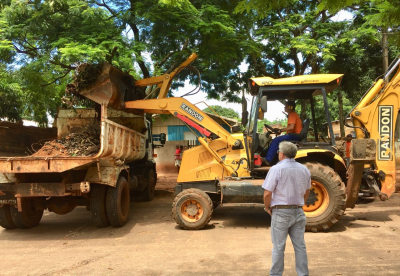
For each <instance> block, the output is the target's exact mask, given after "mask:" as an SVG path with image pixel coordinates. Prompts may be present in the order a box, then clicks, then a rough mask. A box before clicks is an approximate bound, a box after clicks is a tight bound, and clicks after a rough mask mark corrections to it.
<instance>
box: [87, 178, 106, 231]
mask: <svg viewBox="0 0 400 276" xmlns="http://www.w3.org/2000/svg"><path fill="white" fill-rule="evenodd" d="M107 188H108V187H107V186H106V185H101V184H93V185H92V187H91V191H90V212H91V213H92V218H93V222H94V224H95V225H96V226H97V227H99V228H104V227H107V226H109V225H110V222H109V220H108V217H107V210H106V195H107Z"/></svg>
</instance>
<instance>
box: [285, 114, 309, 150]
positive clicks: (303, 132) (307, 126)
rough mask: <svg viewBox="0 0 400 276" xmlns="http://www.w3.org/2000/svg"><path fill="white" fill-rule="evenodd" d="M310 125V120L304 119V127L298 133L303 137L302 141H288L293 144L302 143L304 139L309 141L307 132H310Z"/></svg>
mask: <svg viewBox="0 0 400 276" xmlns="http://www.w3.org/2000/svg"><path fill="white" fill-rule="evenodd" d="M309 127H310V120H309V119H305V120H304V121H303V129H302V130H301V131H300V133H299V134H297V135H298V136H299V137H300V138H301V140H300V141H288V142H291V143H293V144H300V143H301V142H303V141H307V133H308V129H309Z"/></svg>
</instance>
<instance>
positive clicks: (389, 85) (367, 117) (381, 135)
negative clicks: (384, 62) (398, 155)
mask: <svg viewBox="0 0 400 276" xmlns="http://www.w3.org/2000/svg"><path fill="white" fill-rule="evenodd" d="M399 64H400V59H398V60H397V62H396V63H395V65H394V66H393V67H392V68H391V70H390V71H389V72H388V74H387V75H386V76H385V77H384V79H380V80H378V81H377V82H376V83H375V85H374V86H373V87H372V88H371V89H370V90H369V91H368V92H367V93H366V94H365V96H364V97H363V99H362V100H361V101H360V102H359V103H358V104H357V105H356V106H355V108H354V109H353V110H352V112H351V113H350V116H351V117H352V118H353V119H354V126H355V127H357V128H356V134H357V138H358V139H362V138H364V137H365V134H364V132H365V131H367V134H369V136H370V138H372V139H374V140H375V141H376V153H377V154H376V160H375V164H376V168H375V172H376V174H377V178H378V179H379V180H380V182H381V194H380V198H381V200H386V199H388V198H389V197H390V196H391V195H392V194H393V193H394V191H395V185H396V163H395V154H394V149H395V147H394V135H395V126H396V119H397V114H398V112H399V107H400V71H399V70H398V71H397V72H396V74H395V75H394V76H393V78H392V79H391V80H390V81H388V78H389V75H390V73H392V72H393V71H394V70H395V69H396V67H397V66H398V65H399Z"/></svg>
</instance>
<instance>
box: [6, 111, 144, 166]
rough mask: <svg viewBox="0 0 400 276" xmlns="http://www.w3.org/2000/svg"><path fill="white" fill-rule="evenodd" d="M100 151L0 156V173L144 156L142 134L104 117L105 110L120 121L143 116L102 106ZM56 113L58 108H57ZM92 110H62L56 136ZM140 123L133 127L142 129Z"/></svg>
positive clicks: (119, 161)
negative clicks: (80, 153) (76, 154)
mask: <svg viewBox="0 0 400 276" xmlns="http://www.w3.org/2000/svg"><path fill="white" fill-rule="evenodd" d="M101 113H102V114H101V134H100V150H99V152H98V153H97V154H96V155H94V156H89V157H88V156H67V157H65V156H46V157H39V156H22V157H0V173H60V172H65V171H68V170H71V169H74V168H78V167H82V166H86V165H90V164H91V163H95V162H97V163H98V164H101V163H103V164H107V163H108V164H111V163H112V164H116V165H123V164H125V163H126V162H130V161H134V160H140V159H142V158H143V157H144V156H145V140H146V138H145V135H144V134H142V133H140V132H138V131H135V130H133V129H131V128H128V127H125V126H123V125H121V124H118V123H116V122H115V121H112V120H110V119H108V117H107V115H108V113H111V114H110V117H111V116H114V117H113V118H117V120H118V118H119V119H120V120H127V118H128V120H130V121H129V122H130V123H131V124H132V122H134V121H135V119H136V120H137V119H138V120H139V121H140V120H144V119H143V116H136V115H133V114H128V115H127V114H124V115H123V116H122V115H121V114H120V113H121V111H115V110H114V111H107V109H106V108H105V107H102V112H101ZM59 114H60V111H59ZM94 114H95V111H94V110H93V109H82V110H73V111H70V110H66V111H65V112H64V115H65V117H64V118H62V117H58V118H57V128H58V136H59V137H60V136H62V135H65V134H67V133H68V131H69V130H70V129H73V128H74V127H76V125H79V124H80V125H84V124H85V122H87V120H90V119H93V116H94ZM142 125H143V126H144V122H143V124H141V122H140V123H139V124H136V128H137V129H138V128H140V129H141V128H142Z"/></svg>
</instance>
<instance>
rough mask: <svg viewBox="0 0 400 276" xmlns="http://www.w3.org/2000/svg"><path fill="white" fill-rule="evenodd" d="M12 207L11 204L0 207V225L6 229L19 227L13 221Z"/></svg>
mask: <svg viewBox="0 0 400 276" xmlns="http://www.w3.org/2000/svg"><path fill="white" fill-rule="evenodd" d="M10 207H11V206H10V205H8V204H4V205H3V206H2V207H0V226H1V227H3V228H5V229H15V228H17V226H15V224H14V222H13V221H12V218H11V212H10Z"/></svg>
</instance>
